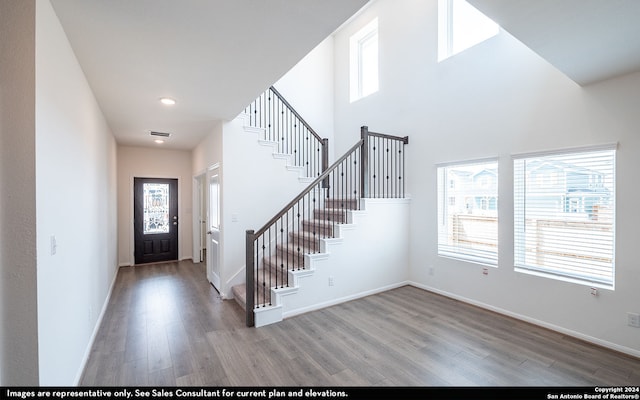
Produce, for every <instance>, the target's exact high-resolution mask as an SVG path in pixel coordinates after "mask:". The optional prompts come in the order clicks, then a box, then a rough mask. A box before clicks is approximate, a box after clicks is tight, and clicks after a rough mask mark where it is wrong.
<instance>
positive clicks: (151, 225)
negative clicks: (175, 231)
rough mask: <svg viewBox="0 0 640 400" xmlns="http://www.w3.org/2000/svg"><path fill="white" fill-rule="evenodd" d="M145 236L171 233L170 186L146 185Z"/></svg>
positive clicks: (160, 184) (144, 189)
mask: <svg viewBox="0 0 640 400" xmlns="http://www.w3.org/2000/svg"><path fill="white" fill-rule="evenodd" d="M143 192H144V234H145V235H148V234H154V233H169V184H166V183H145V184H144V185H143Z"/></svg>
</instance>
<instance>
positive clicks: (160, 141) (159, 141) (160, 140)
mask: <svg viewBox="0 0 640 400" xmlns="http://www.w3.org/2000/svg"><path fill="white" fill-rule="evenodd" d="M154 142H156V143H158V144H162V143H164V140H162V139H156V140H154Z"/></svg>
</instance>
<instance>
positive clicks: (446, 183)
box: [435, 157, 500, 267]
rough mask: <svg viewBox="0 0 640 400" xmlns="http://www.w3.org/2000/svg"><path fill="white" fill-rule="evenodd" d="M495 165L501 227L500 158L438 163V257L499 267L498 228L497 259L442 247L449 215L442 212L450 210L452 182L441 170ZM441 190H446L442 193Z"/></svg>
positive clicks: (497, 238)
mask: <svg viewBox="0 0 640 400" xmlns="http://www.w3.org/2000/svg"><path fill="white" fill-rule="evenodd" d="M488 163H495V165H496V171H497V172H496V174H497V178H496V191H495V198H496V202H497V203H496V225H497V226H498V227H499V219H498V207H499V203H500V201H499V170H500V162H499V157H489V158H477V159H471V160H463V161H452V162H445V163H438V164H436V165H435V167H436V197H437V201H436V206H437V216H436V217H437V255H438V257H444V258H449V259H453V260H458V261H465V262H469V263H473V264H480V265H484V266H489V267H498V262H499V248H500V244H499V234H498V227H497V228H496V238H495V239H496V244H497V247H496V251H495V258H492V257H482V256H478V255H473V254H468V253H464V252H457V251H451V250H450V249H447V248H446V247H448V246H446V245H441V242H440V239H441V229H442V227H443V226H446V224H445V223H444V221H442V220H441V218H444V217H446V215H447V213H446V212H445V211H443V210H442V207H445V208H448V206H449V197H450V189H451V187H450V186H451V182H450V181H451V180H450V179H448V177H445V176H441V172H440V170H441V168H448V167H453V166H472V165H480V164H488ZM441 188H442V189H444V190H442V191H441Z"/></svg>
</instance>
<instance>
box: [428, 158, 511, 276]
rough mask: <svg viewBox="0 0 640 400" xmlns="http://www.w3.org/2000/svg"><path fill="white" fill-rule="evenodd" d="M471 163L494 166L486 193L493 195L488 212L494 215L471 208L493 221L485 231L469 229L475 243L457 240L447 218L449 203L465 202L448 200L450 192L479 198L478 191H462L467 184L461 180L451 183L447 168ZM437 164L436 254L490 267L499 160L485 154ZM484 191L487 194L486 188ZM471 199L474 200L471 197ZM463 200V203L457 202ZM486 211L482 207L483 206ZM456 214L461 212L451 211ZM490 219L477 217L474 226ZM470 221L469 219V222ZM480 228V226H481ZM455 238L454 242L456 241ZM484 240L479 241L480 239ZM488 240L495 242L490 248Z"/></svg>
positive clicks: (493, 261) (495, 259) (493, 258)
mask: <svg viewBox="0 0 640 400" xmlns="http://www.w3.org/2000/svg"><path fill="white" fill-rule="evenodd" d="M475 166H478V167H481V166H489V167H491V169H494V168H495V170H496V181H495V191H492V192H490V193H489V195H490V197H495V204H496V210H495V212H492V213H491V214H495V216H491V217H487V216H480V215H479V214H475V213H473V212H471V214H472V215H474V216H475V217H477V218H483V219H487V218H495V225H494V226H493V227H492V228H490V229H489V230H486V231H484V230H483V231H481V236H478V233H479V232H476V233H473V234H472V235H474V236H471V237H470V238H471V239H472V242H473V241H475V242H476V244H465V241H466V240H467V239H469V238H465V240H462V241H457V240H456V239H455V237H456V236H457V235H456V234H455V233H453V231H454V230H455V229H454V227H453V226H452V225H453V223H452V222H451V221H452V220H453V218H454V215H453V214H451V211H450V207H452V206H454V207H457V208H460V207H461V206H463V204H466V200H465V201H463V202H458V201H454V202H453V203H454V204H452V201H451V200H450V199H451V197H452V196H455V195H459V196H467V197H469V196H471V195H473V196H474V198H479V197H480V195H482V194H483V193H482V192H477V193H475V192H473V191H472V192H469V193H466V194H465V191H466V190H468V186H467V185H464V184H462V182H461V183H460V184H454V180H453V179H452V177H451V176H450V174H451V171H453V170H455V169H456V168H459V169H464V168H473V167H475ZM436 168H437V191H436V192H437V196H438V200H437V203H438V215H437V218H438V224H437V225H438V256H440V257H446V258H452V259H458V260H462V261H467V262H472V263H476V264H482V265H487V266H491V267H497V266H498V248H499V242H498V226H499V225H498V222H499V221H498V204H499V199H498V185H499V182H498V179H499V163H498V158H497V157H496V158H485V159H477V160H469V161H461V162H451V163H443V164H438V165H436ZM484 194H487V193H486V192H485V193H484ZM474 201H475V200H474ZM460 203H463V204H460ZM487 205H489V201H487ZM478 211H479V213H482V212H483V210H478ZM484 211H486V210H484ZM455 215H456V216H457V218H459V220H460V216H461V214H455ZM487 222H489V223H491V222H490V221H484V222H482V221H477V222H475V224H477V226H476V228H475V229H478V228H479V227H482V225H481V224H486V223H487ZM469 223H473V222H469ZM482 228H484V227H482ZM492 230H493V231H494V233H495V234H492V233H491V231H492ZM456 242H457V244H456ZM483 242H484V243H485V244H484V245H482V244H481V243H483ZM488 243H495V248H494V249H493V250H491V247H492V246H493V244H491V245H489V244H488Z"/></svg>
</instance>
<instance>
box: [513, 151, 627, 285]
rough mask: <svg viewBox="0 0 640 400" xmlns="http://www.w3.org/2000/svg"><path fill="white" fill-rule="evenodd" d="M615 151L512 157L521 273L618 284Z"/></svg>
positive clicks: (516, 254)
mask: <svg viewBox="0 0 640 400" xmlns="http://www.w3.org/2000/svg"><path fill="white" fill-rule="evenodd" d="M614 216H615V147H613V148H612V146H606V147H605V148H590V149H586V150H574V151H569V152H560V153H545V154H533V155H523V156H517V157H514V228H515V232H514V235H515V236H514V257H515V259H514V261H515V267H516V270H517V271H520V272H529V273H536V274H541V275H543V276H546V277H549V278H557V279H564V280H568V281H571V282H576V283H582V284H587V285H594V284H595V285H600V286H602V287H608V288H613V286H614V239H615V227H614V222H615V218H614Z"/></svg>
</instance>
